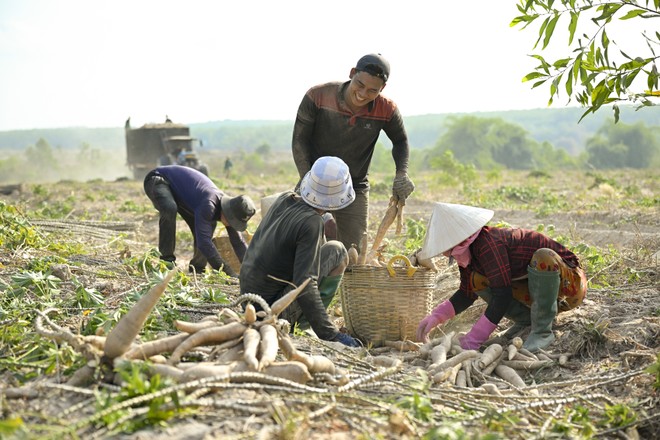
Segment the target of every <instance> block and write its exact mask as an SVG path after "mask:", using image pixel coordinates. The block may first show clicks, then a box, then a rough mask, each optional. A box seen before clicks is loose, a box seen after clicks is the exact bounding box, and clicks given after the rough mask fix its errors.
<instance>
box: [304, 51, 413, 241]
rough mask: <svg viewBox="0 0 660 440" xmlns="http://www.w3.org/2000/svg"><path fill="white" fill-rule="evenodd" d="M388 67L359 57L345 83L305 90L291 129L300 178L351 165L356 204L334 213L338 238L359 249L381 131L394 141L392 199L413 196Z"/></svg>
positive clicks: (377, 57)
mask: <svg viewBox="0 0 660 440" xmlns="http://www.w3.org/2000/svg"><path fill="white" fill-rule="evenodd" d="M389 76H390V64H389V62H388V61H387V60H386V59H385V58H384V57H383V56H382V55H380V54H369V55H365V56H363V57H362V58H360V59H359V60H358V62H357V64H356V66H355V67H353V68H352V69H351V70H350V73H349V78H350V80H349V81H347V82H343V83H342V82H330V83H327V84H321V85H318V86H315V87H312V88H311V89H309V90H308V91H307V93H306V94H305V96H304V97H303V99H302V102H301V103H300V106H299V108H298V114H297V116H296V122H295V125H294V128H293V141H292V150H293V159H294V161H295V163H296V167H297V168H298V174H299V175H300V178H301V179H302V178H303V177H304V176H305V174H306V173H307V172H308V171H309V170H310V168H311V166H312V164H313V163H314V161H316V160H317V159H318V158H319V157H322V156H336V157H339V158H341V159H342V160H343V161H344V162H346V164H347V165H348V167H349V169H350V173H351V179H352V181H353V188H354V189H355V202H353V203H352V204H351V205H349V206H348V207H346V208H343V209H340V210H338V211H335V212H333V215H334V217H335V219H336V222H337V235H338V240H339V241H341V242H342V243H343V244H344V246H345V247H346V248H349V247H350V246H351V244H356V245H358V247H359V244H360V240H361V239H362V235H363V234H364V232H365V231H366V230H367V220H368V215H369V180H368V174H369V166H370V164H371V158H372V156H373V153H374V148H375V146H376V142H377V141H378V137H379V135H380V132H381V130H383V131H384V132H385V134H386V135H387V137H388V138H389V139H390V140H391V141H392V157H393V158H394V165H395V167H396V175H395V177H394V182H393V184H392V195H393V196H394V197H395V198H396V199H398V200H399V201H400V202H405V200H406V198H408V196H409V195H410V194H411V193H412V192H413V190H414V189H415V185H414V184H413V182H412V180H411V179H410V177H408V157H409V147H408V136H407V134H406V130H405V128H404V125H403V118H402V116H401V113H400V112H399V109H398V107H397V106H396V104H395V103H394V102H393V101H391V100H390V99H387V98H385V97H384V96H382V95H381V92H382V90H383V89H384V88H385V85H386V84H387V80H388V79H389Z"/></svg>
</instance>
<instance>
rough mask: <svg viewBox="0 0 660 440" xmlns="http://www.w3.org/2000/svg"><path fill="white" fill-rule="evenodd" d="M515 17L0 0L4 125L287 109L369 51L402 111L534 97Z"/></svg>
mask: <svg viewBox="0 0 660 440" xmlns="http://www.w3.org/2000/svg"><path fill="white" fill-rule="evenodd" d="M516 15H518V14H517V10H516V1H515V0H471V1H464V2H462V1H451V2H450V1H446V0H444V1H443V0H433V1H426V0H425V1H421V0H408V1H406V2H402V1H390V0H381V1H378V2H373V1H356V0H332V1H325V0H299V1H298V0H296V1H294V0H280V1H277V0H241V1H235V0H234V1H221V0H190V1H186V2H183V1H170V0H158V1H152V0H138V1H127V0H113V1H104V2H101V1H93V0H60V1H52V0H0V130H3V131H4V130H22V129H34V128H57V127H122V126H123V125H124V121H125V120H126V118H127V117H129V116H130V117H131V122H132V125H133V126H140V125H142V124H143V123H148V122H162V121H163V120H164V119H165V115H168V116H169V117H170V118H171V119H172V120H174V121H175V122H180V123H185V124H191V123H201V122H207V121H218V120H293V119H295V114H296V110H297V108H298V104H299V103H300V100H301V98H302V96H303V95H304V93H305V92H306V91H307V89H309V88H310V87H311V86H313V85H316V84H320V83H324V82H328V81H340V80H341V81H344V80H348V75H349V71H350V69H351V67H353V66H354V65H355V63H356V62H357V60H358V59H359V58H360V57H361V56H362V55H364V54H367V53H371V52H379V53H381V54H382V55H383V56H385V57H386V58H387V59H388V60H389V61H390V64H391V74H390V80H389V81H388V84H387V86H386V88H385V89H384V91H383V95H384V96H386V97H388V98H391V99H392V100H394V101H395V102H396V103H397V105H398V106H399V109H400V110H401V113H402V114H403V116H404V117H406V116H414V115H423V114H431V113H433V114H435V113H463V112H478V111H500V110H514V109H533V108H544V107H547V102H548V98H549V94H548V89H547V87H546V88H544V87H539V88H537V89H531V86H530V84H529V83H523V82H522V78H523V76H524V75H525V74H527V73H529V72H530V71H531V70H532V69H533V67H534V66H535V65H536V64H537V63H536V61H535V60H533V59H532V58H530V56H529V55H530V54H531V53H532V52H533V50H532V48H533V45H534V43H535V41H536V32H537V31H536V28H535V29H534V30H531V29H528V30H521V29H522V28H521V27H514V28H512V27H510V26H509V23H510V22H511V20H512V19H513V18H514V17H515V16H516ZM564 48H565V43H564ZM564 104H565V102H562V103H561V105H562V106H563V105H564Z"/></svg>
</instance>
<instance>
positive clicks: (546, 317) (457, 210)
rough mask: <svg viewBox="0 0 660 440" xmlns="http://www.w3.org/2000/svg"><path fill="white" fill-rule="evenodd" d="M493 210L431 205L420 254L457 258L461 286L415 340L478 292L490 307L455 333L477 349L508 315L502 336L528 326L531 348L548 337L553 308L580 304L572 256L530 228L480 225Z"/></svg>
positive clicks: (582, 287)
mask: <svg viewBox="0 0 660 440" xmlns="http://www.w3.org/2000/svg"><path fill="white" fill-rule="evenodd" d="M493 214H494V213H493V211H491V210H489V209H483V208H477V207H472V206H465V205H457V204H451V203H436V204H435V205H434V209H433V213H432V214H431V218H430V220H429V224H428V228H427V233H426V237H425V239H424V244H423V246H422V249H421V250H420V251H419V252H418V256H419V258H421V259H426V258H432V257H434V256H437V255H440V254H442V255H444V256H445V257H448V258H449V259H450V262H451V261H453V260H456V262H457V263H458V266H459V273H460V277H461V284H460V287H459V289H458V290H457V291H456V292H455V293H454V295H452V296H451V298H449V299H448V300H445V301H443V302H442V303H440V304H439V305H438V306H437V307H436V308H435V309H434V310H433V311H432V312H431V314H429V315H428V316H427V317H425V318H424V319H423V320H422V321H421V322H420V323H419V326H418V328H417V339H418V340H420V341H424V340H427V339H428V333H429V332H430V331H431V330H432V329H433V328H434V327H436V326H438V325H440V324H442V323H444V322H446V321H448V320H449V319H451V318H453V317H454V316H455V315H456V314H459V313H461V312H463V311H464V310H466V309H467V308H468V307H469V306H471V305H472V304H473V303H474V301H475V300H476V299H477V297H478V296H479V297H481V298H483V299H484V300H485V301H486V302H487V303H488V307H487V308H486V310H485V312H484V314H483V315H482V316H481V317H480V318H479V320H478V321H477V322H476V323H475V324H474V325H473V326H472V329H470V331H469V332H468V333H467V334H465V335H464V336H462V337H461V338H459V341H460V345H461V347H462V348H464V349H477V348H479V347H480V346H481V344H483V343H484V342H485V341H486V340H487V339H488V338H489V337H490V335H491V333H492V332H493V331H494V330H495V328H496V327H497V324H499V322H500V320H501V319H502V318H503V317H505V316H506V317H507V318H509V319H511V320H513V321H514V325H513V326H512V327H511V328H510V329H509V330H508V331H507V332H506V333H505V336H507V337H508V336H513V335H515V334H517V333H519V332H520V331H521V330H523V329H524V328H526V327H528V326H531V331H530V334H529V337H528V338H527V339H526V340H525V343H524V344H523V347H524V348H526V349H528V350H529V351H531V352H536V351H538V350H540V349H543V348H546V347H547V346H548V345H550V344H551V343H552V342H553V341H554V334H553V332H552V323H553V321H554V318H555V316H556V315H557V313H558V312H563V311H566V310H570V309H573V308H575V307H577V306H579V305H580V304H581V303H582V300H583V299H584V297H585V295H586V292H587V280H586V275H585V272H584V270H583V269H582V268H581V267H580V261H579V260H578V258H577V256H576V255H575V254H573V252H571V251H570V250H569V249H567V248H566V247H565V246H563V245H562V244H560V243H558V242H557V241H555V240H553V239H551V238H549V237H547V236H545V235H543V234H541V233H539V232H536V231H532V230H526V229H519V228H516V229H513V228H499V227H491V226H486V224H487V223H488V222H489V221H490V220H491V218H492V217H493Z"/></svg>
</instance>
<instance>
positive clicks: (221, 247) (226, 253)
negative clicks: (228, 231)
mask: <svg viewBox="0 0 660 440" xmlns="http://www.w3.org/2000/svg"><path fill="white" fill-rule="evenodd" d="M213 244H214V245H215V247H216V248H217V249H218V252H220V256H221V257H222V259H223V260H225V261H226V262H227V264H229V266H231V268H232V269H234V270H235V271H236V273H239V272H240V270H241V262H240V261H238V257H237V256H236V254H235V253H234V248H232V247H231V242H230V241H229V237H228V236H226V235H220V236H217V237H213Z"/></svg>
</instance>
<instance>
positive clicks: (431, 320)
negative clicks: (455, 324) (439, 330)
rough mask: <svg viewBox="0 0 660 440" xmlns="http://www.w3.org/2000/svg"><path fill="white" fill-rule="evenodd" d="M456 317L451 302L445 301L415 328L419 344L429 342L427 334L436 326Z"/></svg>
mask: <svg viewBox="0 0 660 440" xmlns="http://www.w3.org/2000/svg"><path fill="white" fill-rule="evenodd" d="M455 315H456V312H455V311H454V306H453V305H452V303H451V301H449V300H445V301H443V302H441V303H440V305H439V306H437V307H436V308H435V309H433V311H432V312H431V314H430V315H428V316H427V317H426V318H424V319H422V321H421V322H420V323H419V325H418V326H417V340H418V341H419V342H427V341H428V340H429V332H430V331H431V330H433V329H434V328H435V327H436V326H438V325H440V324H442V323H443V322H446V321H448V320H449V319H451V318H453V317H454V316H455Z"/></svg>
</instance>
